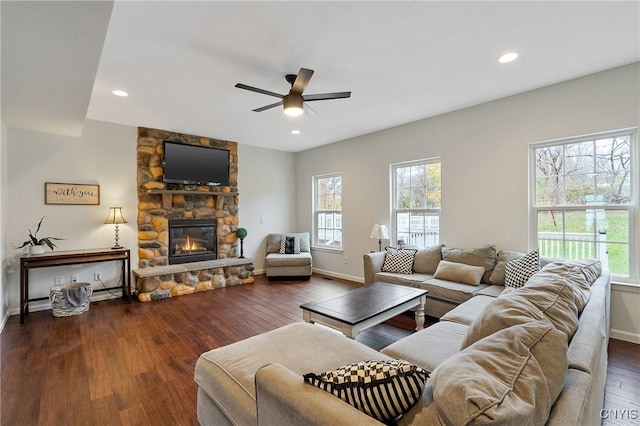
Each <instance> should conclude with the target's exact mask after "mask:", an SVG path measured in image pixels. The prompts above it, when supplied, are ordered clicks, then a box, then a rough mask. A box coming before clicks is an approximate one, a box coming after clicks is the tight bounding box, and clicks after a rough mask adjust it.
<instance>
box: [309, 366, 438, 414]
mask: <svg viewBox="0 0 640 426" xmlns="http://www.w3.org/2000/svg"><path fill="white" fill-rule="evenodd" d="M428 377H429V372H428V371H426V370H424V369H423V368H420V367H417V366H415V365H412V364H410V363H408V362H406V361H402V360H393V361H361V362H358V363H352V364H347V365H345V366H342V367H340V368H337V369H335V370H330V371H326V372H324V373H321V374H315V373H307V374H305V375H304V380H305V381H307V382H308V383H310V384H312V385H314V386H317V387H319V388H320V389H323V390H325V391H327V392H329V393H331V394H333V395H335V396H337V397H338V398H340V399H341V400H343V401H345V402H346V403H348V404H350V405H352V406H354V407H355V408H357V409H358V410H360V411H362V412H363V413H365V414H367V415H369V416H371V417H374V418H375V419H377V420H380V421H383V422H384V421H389V420H391V419H394V418H395V417H398V416H400V415H401V414H403V413H404V412H406V411H408V410H409V409H410V408H411V407H412V406H413V405H414V404H415V403H416V402H417V401H418V399H420V395H421V394H422V390H423V389H424V385H425V382H426V380H427V378H428Z"/></svg>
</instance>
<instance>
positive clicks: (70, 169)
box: [3, 121, 138, 314]
mask: <svg viewBox="0 0 640 426" xmlns="http://www.w3.org/2000/svg"><path fill="white" fill-rule="evenodd" d="M7 136H8V146H7V155H8V158H9V159H10V161H8V167H7V169H8V170H7V178H6V181H7V182H8V184H7V194H6V199H7V200H8V206H7V217H6V221H4V222H5V224H6V228H5V230H6V233H5V238H4V241H5V244H4V250H5V261H6V266H7V269H6V271H7V273H8V287H9V307H10V308H11V314H15V313H16V312H17V311H18V307H19V294H20V293H19V256H20V254H22V253H24V252H25V251H26V248H25V249H21V250H15V249H14V248H15V246H17V245H20V244H22V242H23V241H25V240H26V239H27V233H28V231H27V229H28V228H30V229H31V230H32V231H35V227H36V226H37V224H38V221H39V220H40V218H41V217H42V216H44V217H45V219H44V221H43V224H42V228H41V229H40V232H39V233H38V235H39V236H42V237H44V236H54V237H60V238H64V240H63V241H59V242H57V246H58V249H59V250H77V249H85V248H100V247H111V246H112V245H113V243H114V227H113V225H105V224H104V221H105V219H106V217H107V214H108V212H109V206H122V212H123V216H124V217H125V219H126V220H127V221H128V223H126V224H122V225H120V244H122V245H123V246H125V247H129V248H131V249H132V250H131V256H132V267H135V266H136V265H137V262H138V260H137V259H138V252H137V249H136V247H137V224H136V215H137V195H136V143H137V129H136V128H135V127H130V126H121V125H116V124H111V123H105V122H100V121H87V122H86V125H85V127H84V131H83V134H82V136H80V137H71V136H58V135H51V134H45V133H38V132H32V131H26V130H19V129H13V128H9V129H8V131H7ZM3 181H5V179H3ZM45 182H63V183H88V184H98V185H100V205H97V206H86V205H46V204H45V202H44V183H45ZM47 250H48V249H47ZM93 271H100V272H102V274H103V282H105V284H106V285H107V286H108V287H113V286H117V285H118V282H119V280H120V279H121V277H120V273H119V262H108V263H100V264H89V265H78V266H66V267H55V268H43V269H34V270H32V271H31V272H30V275H29V276H30V282H29V284H30V285H29V289H30V296H31V297H44V296H48V295H49V288H50V287H51V286H53V285H54V284H55V281H54V280H55V278H54V277H55V276H62V277H63V281H64V282H65V283H66V282H70V281H71V274H78V275H79V278H80V281H83V282H93ZM94 287H96V288H99V287H100V284H99V283H96V284H95V285H94ZM106 296H108V293H106V292H103V293H101V294H99V295H98V294H96V299H97V298H100V297H106ZM39 306H40V307H42V308H48V306H49V304H48V303H47V302H41V303H39V304H38V303H33V304H32V305H31V309H32V310H37V309H39Z"/></svg>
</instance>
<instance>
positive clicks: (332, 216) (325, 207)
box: [314, 174, 342, 248]
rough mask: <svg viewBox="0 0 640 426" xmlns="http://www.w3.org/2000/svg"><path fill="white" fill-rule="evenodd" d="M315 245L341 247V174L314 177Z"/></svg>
mask: <svg viewBox="0 0 640 426" xmlns="http://www.w3.org/2000/svg"><path fill="white" fill-rule="evenodd" d="M314 184H315V185H314V187H315V235H314V237H315V241H314V243H315V245H317V246H321V247H322V246H324V247H329V248H341V247H342V175H340V174H335V175H325V176H316V177H314Z"/></svg>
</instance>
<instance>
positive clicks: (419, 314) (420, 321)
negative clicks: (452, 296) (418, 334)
mask: <svg viewBox="0 0 640 426" xmlns="http://www.w3.org/2000/svg"><path fill="white" fill-rule="evenodd" d="M426 302H427V297H426V296H422V297H420V304H419V305H418V308H417V309H416V331H420V330H422V329H423V328H424V304H425V303H426Z"/></svg>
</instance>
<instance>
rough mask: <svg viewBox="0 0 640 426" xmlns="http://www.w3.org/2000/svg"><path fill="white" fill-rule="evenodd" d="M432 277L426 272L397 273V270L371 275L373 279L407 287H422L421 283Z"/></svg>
mask: <svg viewBox="0 0 640 426" xmlns="http://www.w3.org/2000/svg"><path fill="white" fill-rule="evenodd" d="M431 278H433V275H426V274H417V273H414V274H399V273H397V272H378V273H376V274H375V275H374V276H373V281H374V282H375V281H382V282H383V283H389V284H401V285H406V286H409V287H421V288H422V287H423V286H422V283H423V282H424V281H426V280H429V279H431Z"/></svg>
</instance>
